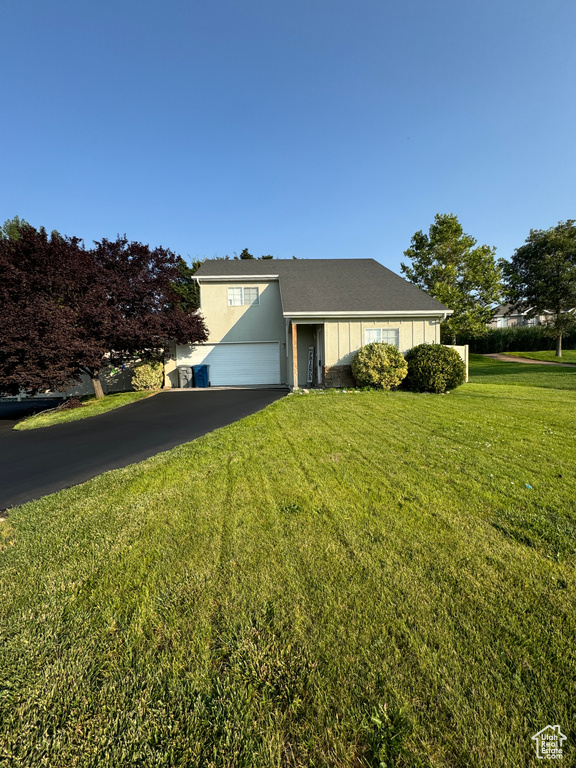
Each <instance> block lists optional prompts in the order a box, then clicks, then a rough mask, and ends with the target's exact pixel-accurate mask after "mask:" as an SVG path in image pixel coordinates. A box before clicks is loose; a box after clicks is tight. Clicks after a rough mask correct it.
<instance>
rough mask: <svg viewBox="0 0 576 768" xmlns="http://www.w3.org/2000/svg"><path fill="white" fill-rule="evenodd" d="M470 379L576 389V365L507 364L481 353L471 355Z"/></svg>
mask: <svg viewBox="0 0 576 768" xmlns="http://www.w3.org/2000/svg"><path fill="white" fill-rule="evenodd" d="M506 354H508V353H506ZM470 381H471V382H474V383H478V384H495V385H504V386H506V387H517V386H521V387H537V388H544V389H555V390H570V391H576V368H563V367H560V366H559V367H556V366H552V365H526V363H511V362H510V363H509V362H504V361H502V360H494V359H492V358H490V357H484V356H483V355H470ZM503 393H504V391H503V390H500V389H499V390H496V391H495V394H496V395H499V394H500V395H502V394H503Z"/></svg>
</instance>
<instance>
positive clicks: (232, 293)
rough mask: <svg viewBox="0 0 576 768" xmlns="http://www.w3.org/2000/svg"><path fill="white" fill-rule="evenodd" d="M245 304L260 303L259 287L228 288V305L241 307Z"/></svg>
mask: <svg viewBox="0 0 576 768" xmlns="http://www.w3.org/2000/svg"><path fill="white" fill-rule="evenodd" d="M243 304H252V305H254V304H260V290H259V289H258V288H228V306H229V307H241V306H242V305H243Z"/></svg>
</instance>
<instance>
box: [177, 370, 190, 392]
mask: <svg viewBox="0 0 576 768" xmlns="http://www.w3.org/2000/svg"><path fill="white" fill-rule="evenodd" d="M178 386H179V387H180V388H182V389H184V388H186V387H192V386H193V377H192V366H190V365H179V366H178Z"/></svg>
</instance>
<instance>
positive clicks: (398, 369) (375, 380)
mask: <svg viewBox="0 0 576 768" xmlns="http://www.w3.org/2000/svg"><path fill="white" fill-rule="evenodd" d="M407 372H408V366H407V364H406V360H405V359H404V357H403V356H402V354H401V353H400V352H399V351H398V349H397V348H396V347H395V346H394V345H393V344H383V343H381V342H378V341H375V342H372V344H366V346H364V347H360V349H359V350H358V352H356V354H355V355H354V357H353V359H352V376H353V377H354V381H355V382H356V386H357V387H375V388H376V389H396V388H397V387H398V386H400V384H401V383H402V380H403V379H404V377H405V376H406V373H407Z"/></svg>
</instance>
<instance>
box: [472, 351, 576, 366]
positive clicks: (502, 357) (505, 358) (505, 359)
mask: <svg viewBox="0 0 576 768" xmlns="http://www.w3.org/2000/svg"><path fill="white" fill-rule="evenodd" d="M482 357H491V358H492V359H493V360H502V362H503V363H527V364H528V365H559V366H561V367H562V368H576V365H575V364H574V363H551V362H549V361H548V360H532V359H530V358H529V357H514V355H501V354H499V353H491V354H489V355H482Z"/></svg>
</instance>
